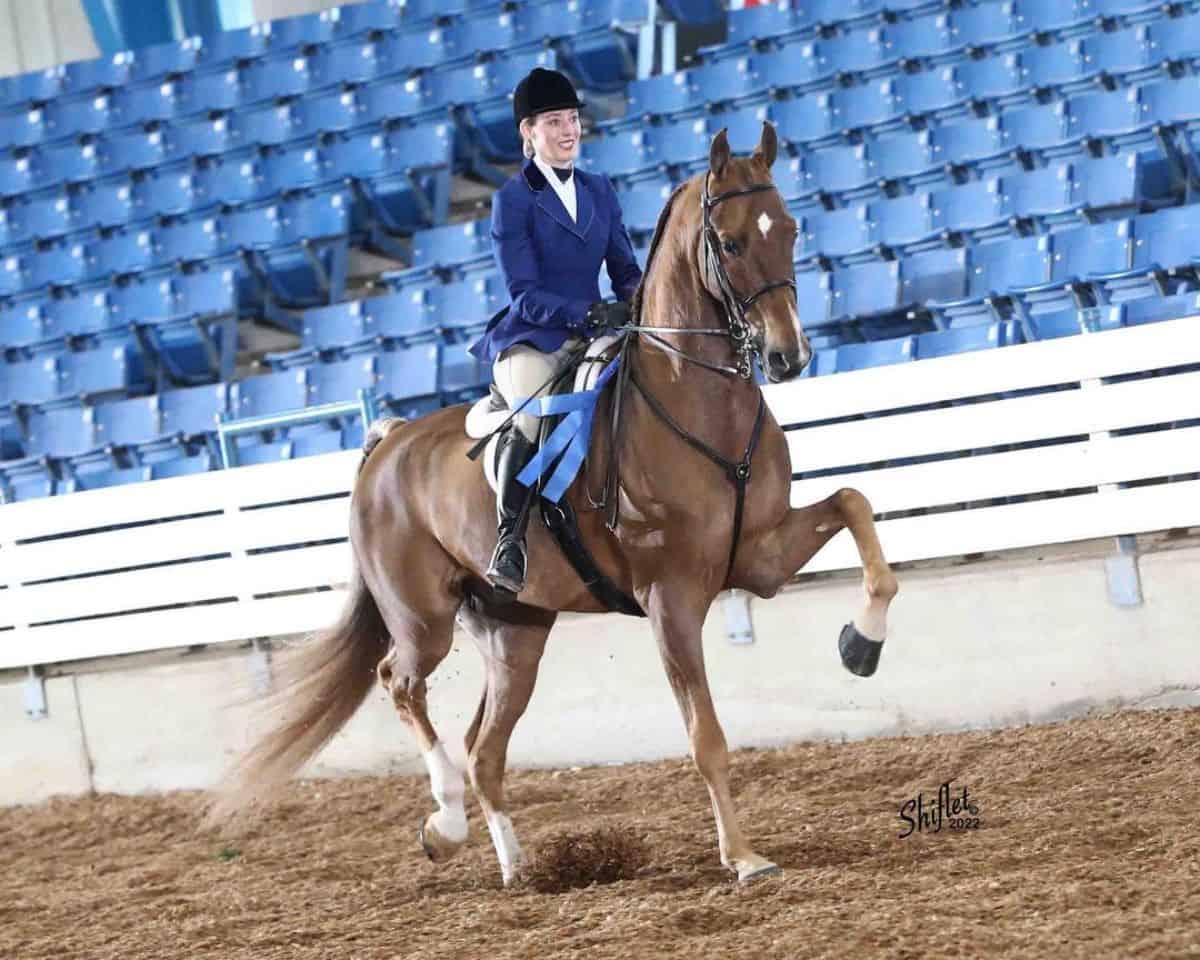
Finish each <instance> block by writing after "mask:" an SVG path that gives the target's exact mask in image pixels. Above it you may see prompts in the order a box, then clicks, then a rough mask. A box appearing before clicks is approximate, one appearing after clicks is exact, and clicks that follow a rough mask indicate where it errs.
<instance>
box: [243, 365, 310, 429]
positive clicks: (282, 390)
mask: <svg viewBox="0 0 1200 960" xmlns="http://www.w3.org/2000/svg"><path fill="white" fill-rule="evenodd" d="M233 391H234V394H233V399H232V404H231V407H232V410H233V411H234V412H235V415H236V417H239V418H240V417H256V416H261V415H263V414H268V413H281V412H283V411H285V410H299V409H301V408H302V407H304V406H305V404H306V403H307V401H308V372H307V370H305V369H304V368H298V369H295V370H283V371H280V372H278V373H260V374H258V375H257V376H253V377H246V379H244V380H241V381H239V382H238V383H235V384H233Z"/></svg>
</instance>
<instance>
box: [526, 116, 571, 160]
mask: <svg viewBox="0 0 1200 960" xmlns="http://www.w3.org/2000/svg"><path fill="white" fill-rule="evenodd" d="M529 132H530V136H531V138H532V139H533V149H534V150H535V151H536V152H537V155H538V156H539V157H541V158H542V159H543V160H545V161H546V162H547V163H549V164H550V165H551V166H555V167H565V166H567V165H568V164H571V163H573V162H574V161H575V158H576V157H578V156H579V136H580V133H581V130H580V125H579V111H578V110H549V111H547V112H546V113H539V114H538V115H537V116H536V117H534V118H533V120H532V122H531V123H530V131H529Z"/></svg>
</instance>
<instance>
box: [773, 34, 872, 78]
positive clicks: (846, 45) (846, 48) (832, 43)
mask: <svg viewBox="0 0 1200 960" xmlns="http://www.w3.org/2000/svg"><path fill="white" fill-rule="evenodd" d="M800 52H801V51H799V50H796V49H795V47H794V45H791V44H789V45H788V46H787V47H785V48H784V49H783V50H782V51H780V52H779V53H778V54H776V55H775V56H776V57H777V58H785V57H786V58H789V59H791V60H793V61H796V60H798V59H799V57H798V56H797V54H799V53H800ZM812 59H813V61H815V64H816V67H817V70H818V71H819V74H820V75H821V76H824V77H835V76H851V75H854V76H872V75H874V74H875V73H876V72H877V71H878V70H879V69H880V68H882V67H884V66H885V64H888V63H889V62H890V61H891V59H892V58H891V57H890V56H889V55H888V52H887V48H886V46H885V43H884V37H883V31H882V30H880V29H879V28H874V29H866V30H850V31H847V32H845V33H842V34H839V35H838V36H836V37H829V38H828V39H821V40H818V41H817V43H816V44H815V46H814V49H813V56H812ZM811 79H816V78H815V77H812V78H811Z"/></svg>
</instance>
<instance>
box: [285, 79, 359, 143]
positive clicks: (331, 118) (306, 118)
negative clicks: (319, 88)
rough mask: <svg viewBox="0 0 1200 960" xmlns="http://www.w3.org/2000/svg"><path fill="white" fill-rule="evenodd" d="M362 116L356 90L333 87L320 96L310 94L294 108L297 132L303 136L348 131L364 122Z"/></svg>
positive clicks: (296, 133)
mask: <svg viewBox="0 0 1200 960" xmlns="http://www.w3.org/2000/svg"><path fill="white" fill-rule="evenodd" d="M362 115H363V109H362V106H361V105H360V104H359V102H358V97H357V95H356V94H355V92H354V91H353V90H334V91H332V92H329V93H324V94H320V95H318V96H313V95H311V94H310V95H309V96H306V97H304V98H303V99H302V100H299V101H297V102H296V104H295V105H294V106H293V108H292V116H293V120H294V122H295V124H296V128H295V135H296V136H300V137H314V136H316V135H318V134H322V133H335V132H338V131H341V130H349V129H350V128H351V127H353V126H354V125H355V124H357V123H359V122H361V119H362Z"/></svg>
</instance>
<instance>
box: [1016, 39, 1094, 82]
mask: <svg viewBox="0 0 1200 960" xmlns="http://www.w3.org/2000/svg"><path fill="white" fill-rule="evenodd" d="M1021 75H1022V78H1023V79H1024V80H1025V82H1026V83H1027V84H1029V85H1031V86H1033V87H1036V88H1038V89H1043V90H1045V89H1063V90H1068V91H1069V90H1071V89H1076V88H1077V87H1078V85H1079V84H1080V82H1081V81H1083V82H1084V83H1085V84H1090V83H1091V82H1092V81H1091V80H1090V79H1085V78H1087V77H1088V76H1089V69H1088V65H1087V63H1086V61H1085V59H1084V49H1083V41H1081V40H1062V41H1060V42H1059V43H1052V44H1048V45H1046V46H1036V45H1034V46H1029V47H1026V48H1025V49H1024V50H1022V51H1021Z"/></svg>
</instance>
